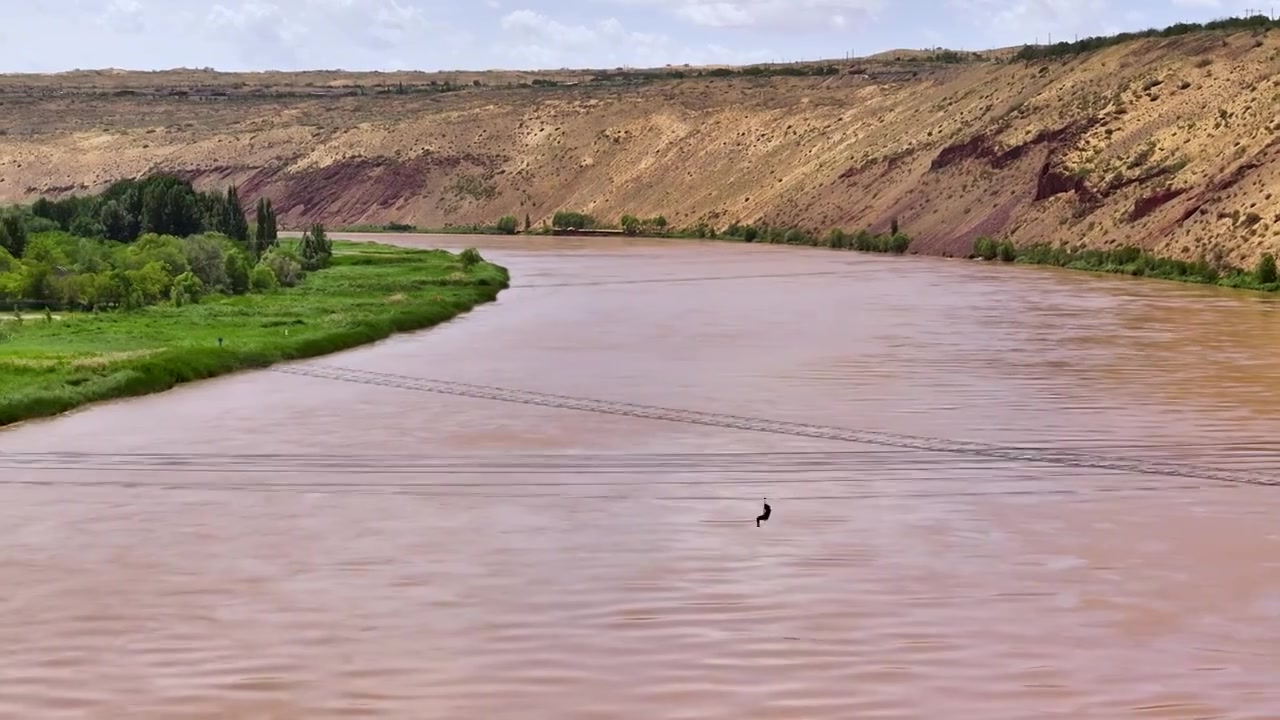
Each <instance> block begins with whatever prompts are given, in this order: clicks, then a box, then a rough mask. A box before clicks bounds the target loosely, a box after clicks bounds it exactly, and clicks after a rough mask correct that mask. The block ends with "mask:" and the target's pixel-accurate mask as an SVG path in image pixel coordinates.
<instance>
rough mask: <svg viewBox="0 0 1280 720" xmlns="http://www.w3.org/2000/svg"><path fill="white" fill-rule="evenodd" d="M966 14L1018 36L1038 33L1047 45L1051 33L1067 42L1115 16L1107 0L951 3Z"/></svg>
mask: <svg viewBox="0 0 1280 720" xmlns="http://www.w3.org/2000/svg"><path fill="white" fill-rule="evenodd" d="M949 2H950V4H951V5H952V6H953V7H955V8H957V9H960V10H962V11H965V12H967V13H968V14H969V15H970V16H971V17H972V19H973V21H974V23H975V24H978V25H984V26H992V25H994V26H997V27H998V28H999V29H1000V30H1002V31H1006V32H1013V33H1018V34H1024V35H1029V34H1038V35H1039V37H1040V41H1041V42H1045V40H1046V38H1047V35H1048V33H1055V34H1057V35H1059V39H1067V36H1068V34H1071V33H1075V32H1080V31H1082V30H1083V29H1085V28H1090V27H1092V28H1096V27H1098V25H1099V24H1100V23H1106V22H1107V19H1108V18H1109V17H1111V16H1113V15H1114V12H1115V11H1114V9H1113V8H1112V7H1111V6H1110V3H1109V1H1108V0H949Z"/></svg>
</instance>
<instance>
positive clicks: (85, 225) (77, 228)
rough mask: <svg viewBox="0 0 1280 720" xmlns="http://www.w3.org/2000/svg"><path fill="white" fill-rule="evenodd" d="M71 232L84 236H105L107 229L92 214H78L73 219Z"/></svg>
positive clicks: (77, 235)
mask: <svg viewBox="0 0 1280 720" xmlns="http://www.w3.org/2000/svg"><path fill="white" fill-rule="evenodd" d="M71 234H72V235H75V236H76V237H82V238H104V237H106V236H107V229H106V228H105V227H103V225H102V223H100V222H98V219H97V218H96V217H94V216H92V215H77V216H75V219H73V220H72V221H71Z"/></svg>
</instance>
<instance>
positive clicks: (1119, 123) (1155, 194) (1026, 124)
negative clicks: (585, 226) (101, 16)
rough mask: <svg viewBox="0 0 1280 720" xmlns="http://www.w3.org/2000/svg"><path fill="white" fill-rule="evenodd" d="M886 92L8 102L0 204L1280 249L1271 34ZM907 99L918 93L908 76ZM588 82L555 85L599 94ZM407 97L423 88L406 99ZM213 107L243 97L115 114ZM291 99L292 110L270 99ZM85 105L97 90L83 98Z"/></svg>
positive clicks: (1278, 57) (0, 151)
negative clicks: (243, 207) (199, 204)
mask: <svg viewBox="0 0 1280 720" xmlns="http://www.w3.org/2000/svg"><path fill="white" fill-rule="evenodd" d="M872 65H873V66H874V67H873V68H872V69H873V71H874V73H875V76H874V77H871V78H868V77H866V76H864V75H859V74H856V73H851V72H844V73H842V74H841V75H839V76H833V77H825V78H820V77H813V78H766V79H743V78H734V79H720V78H717V79H686V80H676V81H664V82H658V83H649V84H643V85H637V86H631V87H604V88H601V87H592V86H590V85H589V84H586V83H584V84H582V85H580V86H577V87H562V88H550V89H549V88H517V87H506V86H505V84H506V83H512V82H519V81H521V80H527V79H529V78H530V77H534V75H532V74H513V73H502V74H492V75H484V74H470V75H465V76H452V77H453V79H454V80H455V81H459V82H463V83H467V84H468V85H469V84H470V83H471V82H472V81H474V80H480V81H481V82H482V83H484V84H483V85H482V86H480V87H470V86H469V87H468V89H467V90H465V91H463V92H456V93H447V94H431V95H425V94H410V95H374V94H368V95H363V96H345V97H343V96H334V97H313V96H308V95H307V94H306V93H308V92H326V91H330V89H331V88H337V87H342V86H351V85H356V84H366V85H371V84H373V83H376V82H388V83H392V84H394V83H396V82H400V81H402V80H403V81H405V82H407V83H417V82H422V81H423V78H424V77H426V76H422V75H416V76H413V75H405V76H395V75H388V76H383V77H381V78H373V77H372V76H368V75H365V76H355V75H349V76H344V75H342V74H336V73H327V74H325V73H315V74H309V75H280V74H277V75H254V76H234V75H217V74H212V73H199V72H186V73H167V74H166V73H151V74H133V73H123V74H122V73H117V72H102V73H80V74H75V75H64V76H56V77H43V78H37V77H15V76H6V77H3V78H0V128H6V129H7V132H6V133H5V134H4V135H3V136H0V200H3V201H15V200H25V199H30V198H31V197H33V196H35V195H37V194H40V193H65V192H70V191H76V190H79V191H83V189H85V188H89V189H93V188H98V187H100V186H102V185H103V184H104V183H107V182H109V181H110V180H112V179H115V178H119V177H126V176H135V175H138V174H141V173H146V172H149V171H155V170H166V171H178V172H181V173H184V174H187V175H189V176H190V177H192V178H194V179H195V180H196V181H197V183H198V184H199V185H201V186H210V185H214V184H218V185H221V184H225V183H227V182H236V183H239V184H240V185H241V188H242V191H241V196H242V197H246V198H250V199H252V198H254V197H255V196H257V195H258V194H266V195H268V196H270V197H271V198H273V200H274V202H275V203H276V205H277V209H278V212H279V213H280V215H281V217H282V220H283V221H284V222H285V223H286V224H296V223H298V222H300V221H302V220H310V219H319V220H323V221H326V222H328V223H331V224H352V223H365V222H370V223H382V222H387V221H401V222H409V223H415V224H418V225H422V226H442V225H445V224H449V223H468V222H474V221H492V220H494V219H496V218H497V217H498V216H499V215H502V214H505V213H513V214H516V215H517V216H519V217H520V218H521V219H522V220H523V218H524V216H525V215H526V214H527V215H529V216H530V217H531V219H532V220H533V221H534V222H535V223H536V222H539V221H540V220H542V219H545V218H549V217H550V215H551V214H552V213H553V212H555V211H556V210H558V209H578V210H585V211H588V212H592V213H595V214H597V215H598V216H600V217H603V218H608V219H611V220H613V221H616V219H617V218H618V216H620V215H621V214H622V213H624V212H630V213H634V214H638V215H655V214H664V215H666V217H667V218H668V219H669V220H670V221H672V222H673V223H674V224H687V223H691V222H694V221H697V220H700V219H707V220H711V221H714V222H716V223H718V224H720V225H724V224H727V223H729V222H731V221H735V220H738V221H754V220H761V219H763V220H767V221H772V222H779V223H797V224H802V225H805V226H808V227H811V228H813V229H815V230H826V229H828V228H830V227H833V226H843V227H845V228H849V229H856V228H861V227H871V228H873V229H879V228H882V227H885V226H887V225H888V223H889V222H890V219H891V218H893V217H894V216H897V217H898V218H899V219H900V222H901V225H902V227H903V229H904V230H906V231H907V232H909V233H911V234H912V235H913V236H915V237H916V238H917V239H918V242H917V245H916V249H917V250H918V251H920V252H930V253H938V254H961V253H965V252H967V250H968V248H969V246H970V243H971V241H972V239H973V237H975V236H976V235H978V234H980V233H986V234H991V235H995V236H1005V235H1008V236H1010V237H1012V238H1013V239H1014V241H1015V242H1017V243H1019V244H1022V243H1029V242H1034V241H1038V240H1050V241H1062V242H1068V243H1084V244H1088V245H1093V246H1103V245H1111V244H1118V243H1137V244H1141V245H1143V246H1146V247H1149V248H1152V249H1155V250H1157V251H1159V252H1160V253H1162V254H1168V255H1173V256H1179V257H1184V258H1188V259H1193V258H1196V257H1198V256H1200V255H1202V254H1203V255H1207V256H1210V257H1214V256H1215V255H1219V254H1220V257H1221V259H1223V260H1228V261H1231V262H1235V263H1238V264H1248V263H1251V262H1252V261H1253V259H1254V258H1256V256H1257V255H1258V254H1259V253H1260V252H1262V251H1264V250H1274V249H1276V245H1277V244H1280V243H1278V242H1277V240H1280V203H1277V202H1276V201H1275V198H1274V195H1273V194H1274V193H1275V192H1277V191H1280V174H1278V173H1280V164H1277V163H1275V162H1274V160H1275V159H1276V158H1277V156H1278V154H1280V135H1278V134H1277V131H1280V34H1276V33H1271V34H1265V35H1264V34H1253V33H1248V32H1244V33H1236V34H1232V35H1221V34H1202V35H1197V36H1188V37H1182V38H1176V39H1171V40H1151V41H1142V42H1135V43H1130V44H1127V45H1123V46H1118V47H1114V48H1111V49H1108V50H1105V51H1101V52H1098V53H1095V54H1092V55H1088V56H1084V57H1081V58H1078V59H1073V60H1069V61H1050V62H1041V63H1032V64H1029V65H1028V64H1021V63H1015V64H1006V63H996V62H986V63H971V64H966V65H952V66H944V65H937V64H932V65H931V64H927V63H915V62H912V63H896V64H895V63H892V62H887V63H873V64H872ZM913 72H914V73H915V76H914V77H913V76H912V73H913ZM589 77H590V74H589V73H578V74H574V73H563V74H561V77H560V78H559V79H561V80H585V79H587V78H589ZM406 78H407V79H406ZM174 87H182V88H199V87H204V88H214V87H220V88H223V89H224V90H226V91H228V92H230V93H231V94H232V97H231V98H229V99H221V100H218V99H213V100H197V99H190V98H187V99H182V98H173V97H164V96H158V97H145V96H138V95H124V94H120V93H121V92H122V91H128V90H131V89H132V90H135V91H139V92H147V91H148V90H149V89H157V88H159V89H170V88H174ZM282 88H283V89H288V88H293V89H295V90H296V91H297V93H298V94H296V95H295V96H291V97H272V96H271V95H270V93H272V92H280V91H281V90H282ZM94 90H97V91H100V92H92V91H94Z"/></svg>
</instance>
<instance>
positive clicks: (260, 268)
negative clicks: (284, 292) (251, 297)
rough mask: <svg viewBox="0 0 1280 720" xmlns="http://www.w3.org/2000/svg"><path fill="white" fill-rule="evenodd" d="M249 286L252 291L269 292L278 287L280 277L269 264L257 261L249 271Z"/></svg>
mask: <svg viewBox="0 0 1280 720" xmlns="http://www.w3.org/2000/svg"><path fill="white" fill-rule="evenodd" d="M249 287H250V288H252V289H253V291H254V292H271V291H272V290H275V289H276V288H278V287H280V279H279V278H277V277H276V274H275V271H273V270H272V269H271V268H270V267H269V266H267V265H265V264H263V263H259V264H258V265H257V266H255V267H254V268H253V271H252V272H250V273H249Z"/></svg>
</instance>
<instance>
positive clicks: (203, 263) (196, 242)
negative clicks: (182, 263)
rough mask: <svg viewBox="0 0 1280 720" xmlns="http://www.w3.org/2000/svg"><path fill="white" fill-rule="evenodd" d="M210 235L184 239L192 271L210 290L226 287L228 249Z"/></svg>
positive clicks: (223, 241)
mask: <svg viewBox="0 0 1280 720" xmlns="http://www.w3.org/2000/svg"><path fill="white" fill-rule="evenodd" d="M225 242H226V240H225V239H224V240H222V242H219V241H218V240H217V239H216V236H215V237H210V236H208V235H193V236H191V237H188V238H185V239H183V240H182V244H183V249H184V250H185V251H186V255H187V262H188V263H189V264H190V266H191V272H192V273H194V274H195V276H196V277H198V278H200V282H201V283H203V284H204V286H205V287H206V288H208V289H210V290H213V289H216V288H220V287H226V284H227V266H226V259H225V258H226V249H224V247H223V243H225Z"/></svg>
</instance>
